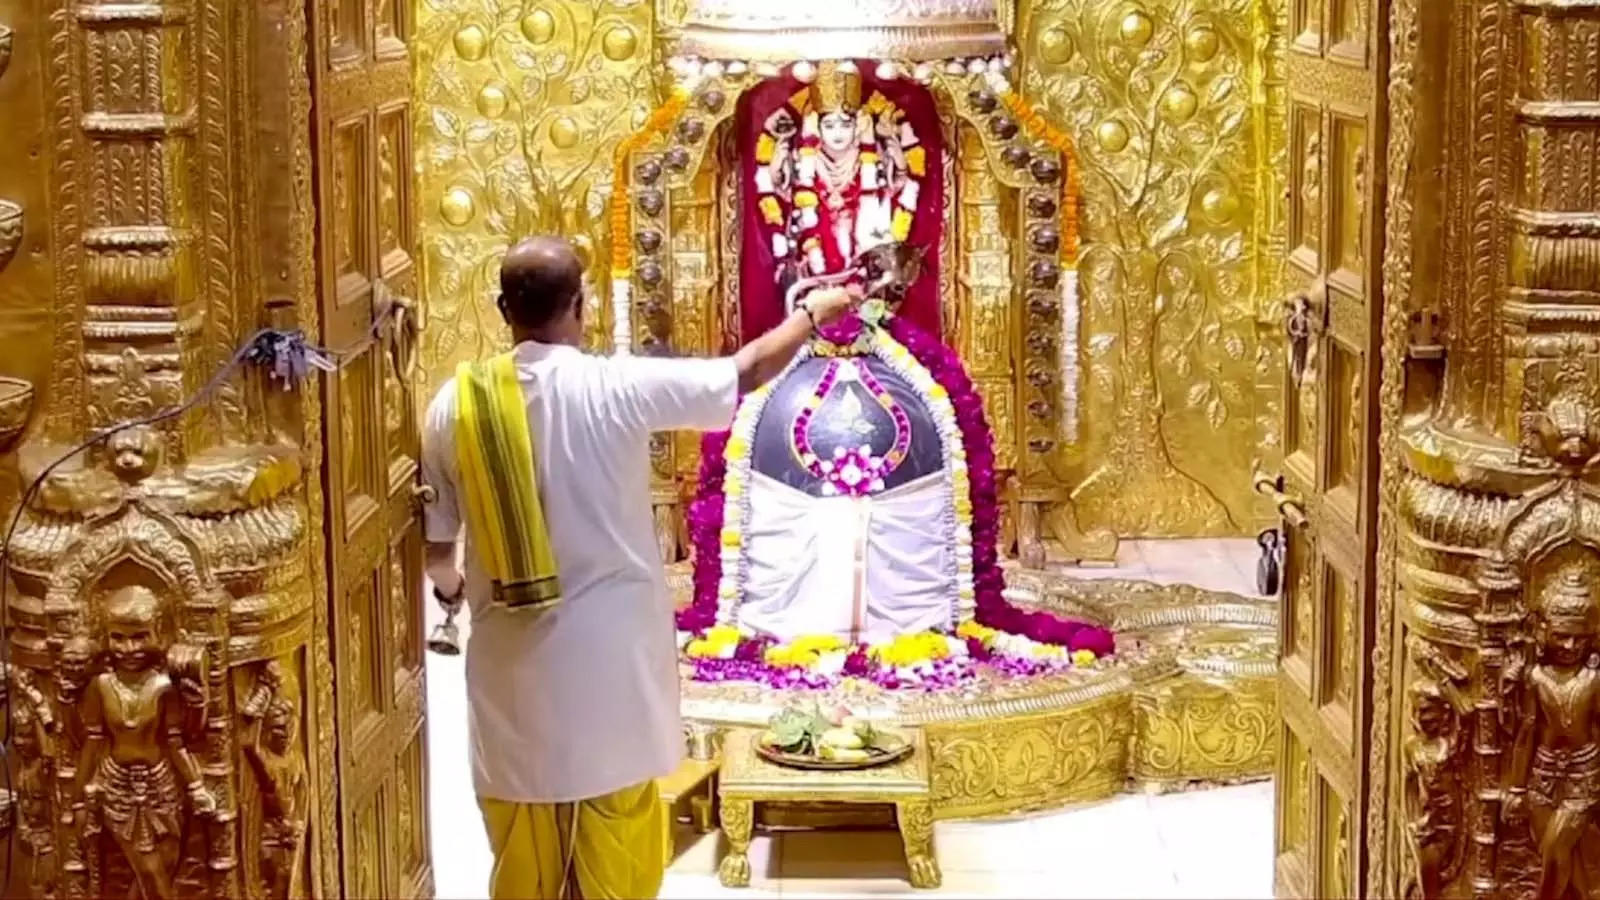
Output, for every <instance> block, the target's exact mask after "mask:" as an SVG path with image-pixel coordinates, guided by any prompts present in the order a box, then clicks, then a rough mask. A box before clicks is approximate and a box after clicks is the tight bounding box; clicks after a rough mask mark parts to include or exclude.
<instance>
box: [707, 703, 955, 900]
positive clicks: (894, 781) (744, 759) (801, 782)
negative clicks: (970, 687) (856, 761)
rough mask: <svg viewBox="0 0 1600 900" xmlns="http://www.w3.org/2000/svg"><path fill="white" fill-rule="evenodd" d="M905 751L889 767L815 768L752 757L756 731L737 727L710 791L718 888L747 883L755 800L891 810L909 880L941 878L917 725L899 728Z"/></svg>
mask: <svg viewBox="0 0 1600 900" xmlns="http://www.w3.org/2000/svg"><path fill="white" fill-rule="evenodd" d="M896 730H898V731H900V732H901V733H903V734H904V735H905V737H906V739H907V740H909V741H911V743H912V747H913V749H912V752H911V755H910V756H908V757H906V758H905V759H903V760H901V761H899V762H897V763H894V764H893V765H886V766H878V767H876V768H872V769H859V770H856V771H853V772H852V771H828V772H814V771H806V770H801V769H790V768H786V767H784V766H777V765H773V764H772V763H769V762H767V761H766V760H764V759H762V758H761V757H759V756H757V755H756V751H755V746H756V737H757V735H759V734H760V732H759V731H757V730H754V729H749V728H737V729H733V730H731V731H729V732H728V734H727V737H726V738H725V740H724V742H723V745H722V772H721V774H720V776H719V777H718V779H717V781H718V786H717V794H718V797H719V799H720V801H721V804H722V833H723V834H724V835H725V836H727V838H728V854H727V855H726V856H724V857H723V858H722V865H721V866H720V868H719V869H718V872H717V874H718V877H719V878H720V879H721V880H722V884H723V886H724V887H745V886H746V885H748V884H749V883H750V837H751V833H752V831H753V830H754V828H755V807H756V804H757V803H783V802H788V803H795V802H806V803H866V804H887V805H891V806H893V807H894V809H895V822H896V824H897V825H898V826H899V828H900V839H901V841H902V842H903V843H904V844H905V848H906V865H907V867H908V869H909V870H910V881H911V886H912V887H915V888H936V887H938V886H939V884H940V883H941V881H942V880H943V878H942V876H941V875H940V873H939V861H938V859H936V858H935V856H934V851H933V804H932V802H931V800H930V797H931V794H932V791H931V789H930V787H929V782H928V745H927V741H926V739H925V738H924V737H923V735H922V731H921V729H916V728H900V729H896Z"/></svg>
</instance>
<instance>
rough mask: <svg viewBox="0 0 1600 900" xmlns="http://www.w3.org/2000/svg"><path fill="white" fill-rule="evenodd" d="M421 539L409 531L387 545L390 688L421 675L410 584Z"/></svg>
mask: <svg viewBox="0 0 1600 900" xmlns="http://www.w3.org/2000/svg"><path fill="white" fill-rule="evenodd" d="M421 559H422V541H421V538H420V536H419V535H417V534H416V533H415V532H411V533H409V534H407V535H405V536H404V537H402V538H401V539H400V540H399V541H397V542H395V544H394V545H393V546H391V547H390V548H389V585H388V587H389V634H390V642H389V649H390V654H389V655H390V658H391V659H393V661H394V667H393V670H392V673H391V677H392V678H393V679H394V692H395V693H396V694H399V693H400V691H401V690H403V689H404V686H405V683H406V682H408V681H414V680H416V679H418V678H420V677H422V623H421V622H420V621H419V620H418V613H419V610H418V609H417V608H416V604H415V602H414V601H415V599H416V598H415V596H413V592H412V590H411V588H410V585H412V584H418V583H421V580H422V572H421V571H420V570H419V566H420V560H421Z"/></svg>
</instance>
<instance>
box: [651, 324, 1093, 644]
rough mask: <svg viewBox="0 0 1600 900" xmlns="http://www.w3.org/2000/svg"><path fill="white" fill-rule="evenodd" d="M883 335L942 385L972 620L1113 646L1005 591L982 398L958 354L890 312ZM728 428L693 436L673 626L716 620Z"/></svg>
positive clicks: (1047, 638) (1056, 639)
mask: <svg viewBox="0 0 1600 900" xmlns="http://www.w3.org/2000/svg"><path fill="white" fill-rule="evenodd" d="M887 325H888V329H889V334H890V336H891V337H893V338H894V339H895V340H897V341H899V342H900V343H901V344H903V345H904V346H905V348H906V349H907V350H909V351H910V352H911V355H912V356H913V357H915V358H916V360H917V362H919V363H921V364H922V366H923V367H924V368H926V369H927V370H928V372H929V374H930V375H932V376H933V380H934V381H935V382H936V383H938V384H939V385H940V386H942V387H943V388H944V389H945V392H946V393H947V394H948V395H949V397H950V405H951V406H952V407H953V408H954V409H955V414H956V424H957V425H958V426H959V427H960V429H961V441H962V444H963V445H964V446H965V448H966V451H967V470H968V471H967V478H968V481H969V483H970V484H971V490H972V580H973V587H974V589H975V592H976V606H977V612H976V616H975V618H976V619H977V620H978V623H979V624H982V625H987V626H989V627H990V628H997V629H999V630H1001V631H1005V632H1009V633H1011V634H1020V635H1022V636H1024V637H1027V638H1030V639H1032V640H1035V641H1041V642H1044V643H1049V644H1058V645H1061V646H1064V647H1067V648H1068V649H1070V650H1091V651H1093V652H1094V654H1095V655H1096V656H1109V655H1110V654H1112V653H1114V652H1115V651H1116V639H1115V637H1114V636H1113V635H1112V634H1111V632H1110V631H1108V630H1106V629H1104V628H1100V627H1098V626H1095V625H1089V624H1087V623H1084V622H1077V621H1073V620H1069V619H1063V618H1060V617H1059V616H1055V615H1052V614H1050V613H1047V612H1042V611H1029V610H1025V609H1022V608H1020V607H1017V606H1014V605H1012V603H1011V602H1010V601H1009V600H1007V599H1006V598H1005V594H1004V591H1005V578H1004V576H1003V574H1002V573H1001V571H1000V561H999V554H998V547H999V542H1000V504H999V497H998V492H997V490H996V486H995V475H994V433H993V432H992V431H990V430H989V422H988V419H987V418H986V417H985V416H984V414H983V399H982V398H981V397H979V396H978V392H977V391H976V390H974V389H973V386H972V380H971V379H970V378H968V377H967V372H966V367H965V366H964V365H963V364H962V362H961V357H960V356H959V355H958V354H957V353H956V352H955V351H954V350H952V349H950V348H949V347H946V346H945V345H944V344H943V343H942V342H940V341H938V340H936V339H934V338H932V337H930V336H929V335H928V334H927V333H926V332H924V331H922V330H921V329H919V328H917V327H916V326H915V325H913V324H911V323H910V322H909V321H906V320H905V319H901V318H898V317H896V318H892V319H890V320H889V321H888V323H887ZM727 444H728V432H726V431H720V432H715V433H712V434H707V435H706V436H705V437H704V438H703V439H702V440H701V443H700V489H699V492H698V494H697V495H696V498H695V501H694V503H692V504H691V505H690V507H689V516H688V517H689V538H690V542H691V543H692V544H693V546H694V601H693V602H692V603H691V604H690V605H689V606H686V607H684V608H683V609H680V610H679V611H678V629H679V630H681V631H693V632H698V631H702V630H704V629H706V628H710V627H711V626H712V625H714V624H716V615H717V588H718V585H719V584H720V582H721V580H722V546H721V534H722V512H723V496H722V478H723V475H724V473H725V472H726V471H727V461H726V460H725V459H724V457H723V451H724V450H725V448H726V447H727Z"/></svg>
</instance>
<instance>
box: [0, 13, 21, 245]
mask: <svg viewBox="0 0 1600 900" xmlns="http://www.w3.org/2000/svg"><path fill="white" fill-rule="evenodd" d="M0 37H3V35H0ZM3 46H4V45H3V44H0V47H3ZM3 60H4V53H0V68H4V65H3ZM21 244H22V207H20V206H18V205H16V204H15V203H12V202H11V201H9V200H0V269H4V268H5V267H6V266H7V265H8V264H9V263H10V262H11V257H13V256H16V255H17V247H18V246H20V245H21Z"/></svg>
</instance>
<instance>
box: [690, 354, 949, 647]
mask: <svg viewBox="0 0 1600 900" xmlns="http://www.w3.org/2000/svg"><path fill="white" fill-rule="evenodd" d="M868 334H869V338H868V342H867V350H868V352H869V353H871V354H872V355H873V356H874V357H876V358H877V359H879V360H881V361H882V362H883V363H884V364H885V365H887V366H888V367H889V368H890V369H891V370H892V371H893V372H894V373H895V374H896V375H899V376H900V378H901V379H902V380H904V381H905V382H906V384H908V385H910V386H911V389H912V390H913V391H915V392H916V394H917V397H918V398H919V399H921V400H922V402H923V403H924V404H925V405H926V406H927V408H928V413H929V415H930V416H931V417H932V418H933V421H934V427H935V428H936V429H937V430H938V432H939V441H940V444H941V445H942V446H941V450H942V451H943V458H944V472H945V498H946V499H945V509H946V510H948V512H947V514H946V516H945V522H944V523H943V524H944V532H945V540H946V547H947V549H949V550H950V551H951V552H950V553H949V554H947V556H946V559H947V560H948V561H949V562H947V570H946V575H948V576H950V577H951V578H952V580H953V582H954V584H955V591H954V596H953V597H952V598H951V602H950V613H951V615H950V620H949V621H948V622H947V627H953V626H954V625H955V624H956V623H958V622H965V621H967V620H968V619H971V618H972V616H973V614H974V613H975V611H976V609H977V590H976V588H975V586H974V582H973V575H972V482H971V479H970V476H969V474H968V469H967V450H966V446H965V445H964V444H963V443H962V435H961V427H960V425H959V424H957V422H956V412H955V406H954V405H953V404H951V402H950V396H949V394H948V393H946V392H945V389H944V387H943V386H942V385H940V384H939V383H938V382H937V381H935V380H934V379H933V374H932V373H930V372H929V371H928V369H927V367H926V366H924V365H922V364H921V363H920V362H918V361H917V359H916V357H914V356H912V355H911V351H910V350H907V349H906V348H905V346H904V345H902V344H901V343H900V342H899V341H896V340H895V339H894V338H892V337H890V336H889V333H888V331H886V330H884V329H882V328H874V329H870V330H869V332H868ZM811 356H812V350H811V348H810V347H807V348H805V349H803V350H801V352H800V353H799V354H797V355H796V357H795V359H794V360H793V361H792V362H790V363H789V365H788V366H787V367H786V368H785V369H784V370H783V373H782V374H780V375H779V376H778V377H777V378H775V379H773V380H772V381H770V382H768V383H767V384H765V385H762V386H761V387H759V388H757V389H756V390H754V391H752V392H750V393H749V394H746V395H745V398H744V400H743V401H742V402H740V404H739V410H738V412H737V413H735V414H734V419H733V426H732V428H731V429H730V431H729V435H728V443H727V446H726V447H725V448H724V450H723V455H724V459H725V462H726V471H725V474H724V475H723V477H722V496H723V506H722V532H721V534H720V535H719V536H718V544H719V552H720V554H721V559H722V577H721V579H720V580H719V582H718V584H717V622H718V623H719V624H723V625H731V624H733V623H734V620H735V614H736V612H737V611H738V608H739V603H740V601H741V600H742V598H743V597H744V588H745V576H746V574H747V571H748V566H747V563H746V560H745V535H746V532H747V530H748V528H749V524H750V523H749V519H750V490H749V489H750V470H751V461H752V457H753V452H754V446H755V434H756V427H757V425H759V424H760V421H761V413H762V411H763V410H764V409H765V408H766V405H767V401H768V400H769V399H770V398H771V395H772V386H773V385H775V384H777V383H778V382H779V381H781V380H782V379H783V378H785V377H786V376H788V375H789V374H790V373H791V372H793V371H794V369H795V367H797V366H799V365H800V364H801V363H802V362H803V361H805V360H806V359H809V358H810V357H811Z"/></svg>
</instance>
